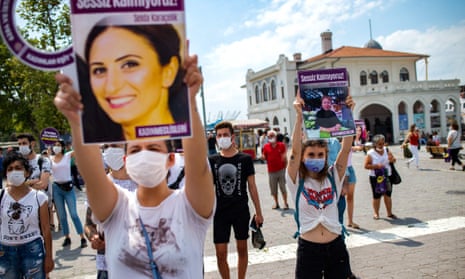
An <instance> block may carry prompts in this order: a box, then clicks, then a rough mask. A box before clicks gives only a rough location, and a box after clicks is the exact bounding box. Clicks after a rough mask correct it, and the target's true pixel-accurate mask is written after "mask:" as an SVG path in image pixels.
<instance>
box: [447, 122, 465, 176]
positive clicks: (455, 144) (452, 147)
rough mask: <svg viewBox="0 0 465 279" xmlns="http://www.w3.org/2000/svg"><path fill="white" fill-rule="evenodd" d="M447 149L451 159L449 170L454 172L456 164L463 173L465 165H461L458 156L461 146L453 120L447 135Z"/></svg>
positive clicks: (456, 125) (457, 129) (457, 126)
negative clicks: (460, 167)
mask: <svg viewBox="0 0 465 279" xmlns="http://www.w3.org/2000/svg"><path fill="white" fill-rule="evenodd" d="M447 148H448V149H449V155H450V157H451V160H450V164H451V166H450V169H451V170H455V163H457V164H458V165H459V166H462V170H463V171H465V165H464V164H462V161H460V159H459V156H458V155H459V152H460V150H461V149H462V145H461V144H460V135H459V125H458V123H457V121H455V120H454V121H453V122H452V123H451V125H450V130H449V133H448V134H447Z"/></svg>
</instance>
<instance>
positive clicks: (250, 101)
mask: <svg viewBox="0 0 465 279" xmlns="http://www.w3.org/2000/svg"><path fill="white" fill-rule="evenodd" d="M251 105H252V96H250V95H249V106H251Z"/></svg>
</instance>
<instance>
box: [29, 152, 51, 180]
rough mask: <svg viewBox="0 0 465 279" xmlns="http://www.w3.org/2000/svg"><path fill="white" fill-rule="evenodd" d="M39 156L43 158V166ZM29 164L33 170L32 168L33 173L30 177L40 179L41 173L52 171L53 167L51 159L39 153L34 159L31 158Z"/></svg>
mask: <svg viewBox="0 0 465 279" xmlns="http://www.w3.org/2000/svg"><path fill="white" fill-rule="evenodd" d="M39 158H42V167H39ZM29 165H30V166H31V170H32V173H31V176H30V177H29V179H40V175H41V174H42V173H43V172H48V173H50V172H51V169H52V165H51V163H50V160H49V159H48V158H47V157H44V156H41V155H39V154H37V156H36V157H35V158H34V159H32V160H29ZM41 169H42V171H41Z"/></svg>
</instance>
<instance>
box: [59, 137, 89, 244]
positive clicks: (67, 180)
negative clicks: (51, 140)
mask: <svg viewBox="0 0 465 279" xmlns="http://www.w3.org/2000/svg"><path fill="white" fill-rule="evenodd" d="M52 150H53V153H54V154H55V155H54V156H53V157H52V175H53V186H52V187H53V191H52V192H53V200H54V202H55V208H56V211H57V214H58V218H59V219H60V225H61V228H62V230H63V235H64V236H65V240H64V241H63V244H62V246H63V247H67V246H69V245H71V238H70V233H69V225H68V216H67V213H66V209H65V204H66V206H67V207H68V211H69V215H70V216H71V220H73V223H74V228H75V229H76V232H77V233H78V234H79V236H80V237H81V248H85V247H87V241H86V239H85V237H84V228H83V226H82V223H81V219H79V215H78V212H77V206H76V194H75V193H74V189H73V188H74V187H73V186H72V182H71V157H72V156H74V155H73V151H69V152H65V142H64V141H62V140H60V141H57V142H56V143H55V145H54V146H53V147H52Z"/></svg>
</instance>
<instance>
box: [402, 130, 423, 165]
mask: <svg viewBox="0 0 465 279" xmlns="http://www.w3.org/2000/svg"><path fill="white" fill-rule="evenodd" d="M407 143H410V144H409V146H408V148H409V149H410V151H411V152H412V158H410V159H409V160H408V161H407V162H406V163H407V167H409V166H410V163H412V162H415V166H416V167H417V168H419V161H420V157H419V154H418V150H420V148H419V146H420V130H419V129H418V128H417V127H416V125H415V124H412V125H410V129H409V132H408V134H407V137H406V138H405V140H404V142H403V143H402V148H407Z"/></svg>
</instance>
